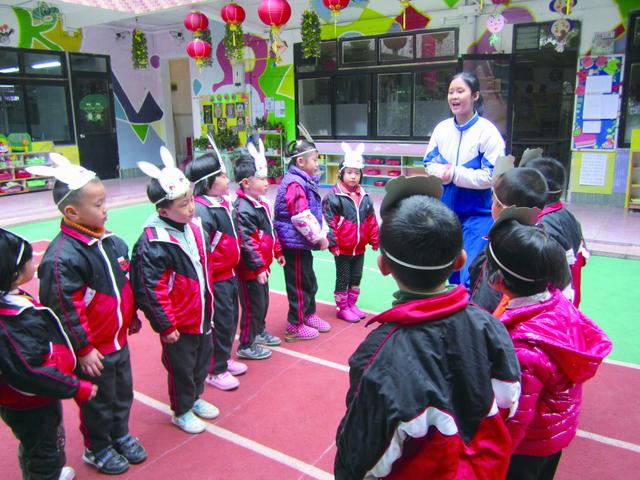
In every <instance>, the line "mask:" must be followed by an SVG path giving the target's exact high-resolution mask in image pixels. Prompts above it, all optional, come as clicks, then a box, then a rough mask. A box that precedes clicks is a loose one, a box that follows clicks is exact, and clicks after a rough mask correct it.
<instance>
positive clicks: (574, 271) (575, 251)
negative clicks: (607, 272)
mask: <svg viewBox="0 0 640 480" xmlns="http://www.w3.org/2000/svg"><path fill="white" fill-rule="evenodd" d="M526 166H527V167H528V168H533V169H534V170H538V171H539V172H540V173H541V174H542V176H543V177H544V178H545V179H546V181H547V186H548V188H549V195H548V197H547V200H546V202H545V206H544V210H542V213H541V214H540V217H539V221H540V223H542V225H544V229H545V230H546V231H547V233H549V236H550V237H551V238H553V239H554V240H555V241H556V242H558V243H559V244H560V245H561V246H562V248H563V249H564V251H565V253H566V257H567V262H568V264H569V269H570V273H571V284H570V285H569V288H565V290H564V293H565V295H566V296H567V297H569V298H573V304H574V305H575V306H576V307H579V306H580V283H581V270H582V267H584V266H585V265H586V264H587V259H588V258H589V252H588V250H587V248H586V245H585V243H584V238H583V237H582V228H581V227H580V222H578V220H577V219H576V217H574V216H573V214H572V213H571V212H570V211H569V210H567V209H566V208H564V205H563V203H562V201H561V198H562V194H563V193H564V186H565V183H566V172H565V169H564V166H563V165H562V164H561V163H560V162H559V161H557V160H556V159H554V158H549V157H538V158H534V159H533V160H529V161H528V162H527V163H526Z"/></svg>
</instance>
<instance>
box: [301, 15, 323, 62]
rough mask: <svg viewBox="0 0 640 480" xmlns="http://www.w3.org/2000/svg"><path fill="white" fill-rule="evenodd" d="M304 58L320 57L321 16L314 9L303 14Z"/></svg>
mask: <svg viewBox="0 0 640 480" xmlns="http://www.w3.org/2000/svg"><path fill="white" fill-rule="evenodd" d="M300 31H301V33H302V58H320V18H318V14H317V13H316V12H315V11H313V10H305V11H304V13H303V14H302V24H301V26H300Z"/></svg>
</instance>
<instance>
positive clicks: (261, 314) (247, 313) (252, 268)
mask: <svg viewBox="0 0 640 480" xmlns="http://www.w3.org/2000/svg"><path fill="white" fill-rule="evenodd" d="M259 144H260V150H259V151H258V150H257V149H256V148H255V147H254V146H253V144H250V146H249V152H250V153H251V155H252V157H250V158H242V159H240V161H239V162H238V163H237V164H236V166H235V169H234V175H235V180H236V182H237V183H238V185H239V188H238V191H237V192H236V194H237V197H236V200H235V202H234V204H233V207H234V210H235V212H236V217H237V224H238V235H239V237H240V250H241V259H240V263H239V264H238V277H239V283H240V305H241V306H242V313H241V315H240V345H239V346H238V351H237V355H238V356H239V357H240V358H246V359H248V360H263V359H265V358H269V357H270V356H271V350H269V349H268V348H263V345H266V346H272V347H275V346H278V345H280V343H281V340H280V339H279V338H278V337H276V336H274V335H272V334H270V333H269V332H267V330H266V329H265V327H266V326H265V319H266V317H267V310H268V308H269V274H270V273H271V262H273V259H274V257H275V258H276V261H277V262H278V264H279V265H280V266H284V264H285V260H284V257H283V256H282V249H281V248H280V242H279V241H278V237H277V236H276V232H275V229H274V228H273V224H272V223H271V211H270V209H269V205H268V204H267V203H266V200H265V199H264V195H265V193H266V192H267V186H268V183H267V159H266V158H265V157H264V145H263V144H262V140H260V142H259Z"/></svg>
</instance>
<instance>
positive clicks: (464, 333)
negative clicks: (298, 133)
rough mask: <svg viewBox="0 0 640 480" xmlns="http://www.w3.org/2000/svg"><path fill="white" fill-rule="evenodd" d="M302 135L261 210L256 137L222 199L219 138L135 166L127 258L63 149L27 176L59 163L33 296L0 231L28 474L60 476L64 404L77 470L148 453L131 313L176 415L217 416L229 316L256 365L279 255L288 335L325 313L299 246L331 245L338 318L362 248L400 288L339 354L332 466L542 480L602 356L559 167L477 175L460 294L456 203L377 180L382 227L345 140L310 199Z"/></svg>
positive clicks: (430, 188) (263, 353)
mask: <svg viewBox="0 0 640 480" xmlns="http://www.w3.org/2000/svg"><path fill="white" fill-rule="evenodd" d="M302 130H303V129H302ZM303 133H304V136H305V138H304V139H299V140H296V141H294V142H291V143H290V144H289V146H288V149H287V150H288V151H287V154H288V158H289V166H288V173H287V175H286V176H285V178H284V179H283V181H282V183H281V184H280V186H279V188H278V192H277V196H276V200H275V208H274V213H272V212H271V209H270V206H269V205H268V204H267V203H266V202H265V200H264V195H265V193H266V189H267V181H266V176H267V172H266V167H267V165H266V158H265V156H264V146H263V145H262V142H261V141H260V142H258V145H257V146H256V145H254V144H250V145H249V152H250V154H251V156H250V157H249V156H247V157H244V158H242V159H241V160H240V161H239V162H238V163H237V164H236V165H235V168H234V175H235V181H236V182H237V184H238V186H239V188H238V190H237V192H236V199H235V201H233V202H231V201H230V200H229V198H228V194H229V179H228V178H227V176H226V171H225V168H224V165H223V163H222V161H221V156H220V155H219V153H216V154H206V155H204V156H202V157H200V158H198V159H196V160H194V161H193V162H192V163H191V164H190V165H189V166H188V168H187V171H186V176H185V174H184V173H182V171H180V170H179V169H178V168H176V166H175V162H174V160H173V158H172V157H171V155H170V154H169V153H168V151H166V149H163V150H162V151H161V157H162V160H163V164H164V165H163V168H158V167H156V166H155V165H152V164H149V163H145V162H140V163H139V166H140V168H141V170H143V171H144V172H145V173H146V174H147V175H148V176H150V177H151V181H150V183H149V185H148V188H147V194H148V197H149V200H150V201H151V202H152V203H153V204H154V205H155V208H156V212H155V213H154V214H153V215H151V216H150V217H149V219H148V220H147V221H146V222H145V225H144V227H143V232H142V234H141V236H140V238H139V239H138V241H137V242H136V244H135V246H134V247H133V253H132V257H131V262H129V256H128V249H127V246H126V244H125V243H124V242H123V241H122V240H120V239H119V238H118V237H116V236H114V235H113V234H112V233H111V232H108V231H106V230H105V229H104V225H105V222H106V220H107V216H106V207H105V190H104V186H103V185H102V183H101V182H100V180H99V179H98V178H97V177H96V176H95V174H94V173H93V172H90V171H88V170H86V169H83V168H81V167H78V166H74V165H71V164H69V163H68V161H65V159H63V158H62V159H61V158H55V161H56V166H55V167H54V168H52V169H51V170H50V171H47V172H44V171H40V172H38V173H39V174H48V175H52V176H55V177H56V183H55V186H54V191H53V197H54V201H55V203H56V205H57V207H58V208H59V210H60V211H61V212H62V214H63V220H62V223H61V227H60V229H61V230H60V233H59V234H58V235H57V236H56V238H55V239H54V240H53V241H52V243H51V244H50V245H49V247H48V248H47V251H46V253H45V255H44V258H43V260H42V262H41V265H40V267H39V271H38V274H39V278H40V301H41V302H42V303H43V305H45V306H41V305H40V304H39V303H37V301H36V300H35V299H33V298H32V297H30V296H29V295H27V294H26V293H25V292H24V291H22V290H20V288H19V287H20V285H22V284H24V283H26V282H28V281H29V280H30V279H31V278H32V277H33V274H34V268H33V264H32V261H33V260H32V249H31V246H30V245H29V243H28V242H27V241H26V240H24V239H22V238H20V237H18V236H16V235H14V234H12V233H10V232H8V231H5V230H0V244H1V245H0V246H1V248H2V251H3V252H7V254H4V255H3V256H2V258H1V259H0V269H1V271H0V279H1V283H0V327H2V328H1V329H0V342H1V345H2V351H1V353H0V371H1V372H2V373H1V376H0V414H1V415H2V418H3V420H4V421H5V422H6V423H7V424H8V425H9V426H10V427H11V428H12V430H13V432H14V434H15V435H16V437H17V438H18V439H19V441H20V442H21V447H20V454H19V455H20V465H21V468H22V470H23V473H24V475H25V476H26V477H29V476H30V475H39V476H38V478H52V479H55V478H73V471H72V469H70V467H64V463H65V457H64V441H63V439H64V432H63V430H62V423H61V406H60V401H59V400H57V399H60V398H72V397H73V398H75V399H76V401H77V402H78V405H79V408H80V415H81V431H82V434H83V437H84V441H85V447H86V448H85V451H84V454H83V460H84V461H85V462H86V463H89V464H91V465H93V466H95V467H96V468H97V469H98V470H99V471H101V472H103V473H109V474H119V473H123V472H124V471H126V470H127V469H128V468H129V465H130V464H137V463H141V462H143V461H144V460H145V459H146V457H147V454H146V451H145V450H144V447H143V446H142V445H141V443H140V441H139V440H138V439H137V438H135V437H133V436H132V435H131V434H130V433H129V428H128V420H129V412H130V409H131V403H132V399H133V385H132V380H131V365H130V361H129V350H128V347H127V337H128V335H129V334H133V333H136V332H137V331H138V330H139V329H140V326H141V324H140V320H139V319H138V317H137V315H136V310H137V309H140V310H142V312H143V313H144V315H145V317H146V318H147V320H148V321H149V323H150V325H151V327H152V328H153V330H154V331H155V332H156V333H158V335H159V337H160V340H161V345H162V359H161V360H162V364H163V365H164V367H165V369H166V370H167V375H168V379H167V383H168V391H169V398H170V403H171V409H172V411H173V416H172V422H173V423H174V424H175V425H176V426H178V427H179V428H181V429H182V430H184V431H186V432H189V433H199V432H202V431H204V429H205V428H206V424H205V423H204V422H203V421H202V419H213V418H215V417H217V416H218V414H219V411H218V409H217V408H216V407H215V406H213V405H212V404H210V403H209V402H207V401H205V400H203V399H202V398H201V395H202V393H203V391H204V385H205V383H209V384H210V385H212V386H214V387H216V388H218V389H221V390H231V389H234V388H237V387H238V385H239V380H238V379H237V378H236V377H237V376H238V375H241V374H243V373H245V372H246V371H247V365H245V364H244V363H240V362H238V361H236V360H234V359H233V358H232V357H231V349H232V345H233V341H234V338H235V335H236V332H237V330H238V323H239V330H240V332H239V346H238V349H237V352H236V354H237V356H238V357H239V358H242V359H248V360H259V359H266V358H268V357H269V356H270V355H271V350H270V349H268V348H265V347H269V346H278V345H280V343H281V340H280V338H278V337H277V336H275V335H273V334H271V333H270V332H268V331H267V329H266V325H265V318H266V314H267V310H268V306H269V287H268V280H269V275H270V273H271V264H272V262H273V261H274V260H275V261H276V262H277V263H278V264H279V265H280V266H282V267H284V275H285V281H286V289H287V297H288V303H289V309H288V314H287V327H286V330H285V332H284V338H285V340H286V341H299V340H311V339H314V338H316V337H318V336H319V334H320V333H323V332H328V331H329V330H330V328H331V325H330V324H329V323H328V322H326V321H325V320H323V319H321V318H320V317H319V316H318V315H317V313H316V303H315V295H316V292H317V290H318V284H317V281H316V277H315V274H314V271H313V254H312V251H313V250H326V249H328V250H329V251H330V252H331V253H332V254H333V255H334V258H335V265H336V284H335V290H334V294H335V301H336V307H337V316H338V318H340V319H342V320H345V321H347V322H357V321H359V320H361V319H362V318H364V317H365V316H366V315H365V312H363V311H362V310H360V309H359V308H358V307H357V305H356V302H357V300H358V296H359V287H360V282H361V279H362V270H363V262H364V252H365V247H366V245H367V244H369V245H370V246H371V247H372V248H373V249H374V250H378V248H380V251H381V255H380V257H379V259H378V265H379V267H380V270H381V272H382V273H383V274H385V275H387V274H391V275H392V276H393V277H394V279H395V280H396V282H397V284H398V286H399V291H398V292H397V293H396V294H395V295H394V297H395V301H394V307H393V308H392V309H391V310H388V311H387V312H384V313H383V314H381V315H379V316H377V317H375V318H374V319H373V320H372V321H376V322H379V323H381V326H380V327H379V328H377V329H376V330H374V331H373V332H371V333H370V335H369V336H368V337H367V339H366V340H365V341H364V342H363V343H362V344H361V345H360V347H359V348H358V350H357V351H356V353H355V354H354V355H353V356H352V357H351V359H350V362H349V363H350V367H351V371H350V382H351V385H350V389H349V393H348V395H347V413H346V415H345V417H344V419H343V421H342V422H341V425H340V427H339V429H338V435H337V442H336V443H337V449H338V451H337V456H336V464H335V473H336V477H337V478H364V477H389V478H417V477H425V478H427V477H429V478H431V477H433V478H504V477H505V476H507V478H512V479H522V478H552V477H553V473H554V471H555V467H556V466H557V463H558V460H559V458H560V453H561V450H562V448H564V447H565V446H566V445H567V444H568V443H569V442H570V441H571V439H572V438H573V436H574V435H575V432H576V428H577V415H578V412H579V405H580V398H581V397H580V389H581V384H582V383H583V382H584V381H586V380H587V379H589V378H591V377H592V376H593V375H594V374H595V370H596V368H597V366H598V365H599V364H600V362H601V361H602V359H603V358H604V357H605V356H606V355H607V354H608V352H609V350H610V349H611V344H610V342H609V340H608V338H607V337H606V335H605V334H604V333H603V332H602V331H601V330H600V329H599V328H598V327H597V326H596V325H595V324H594V323H593V322H591V321H590V320H589V319H587V318H586V317H584V316H583V315H582V314H581V313H580V312H579V311H578V310H577V309H576V307H575V306H574V305H573V304H572V302H571V301H570V300H568V299H567V297H570V298H571V299H572V300H575V299H576V295H575V288H572V286H573V287H575V285H576V282H575V279H576V277H575V274H574V276H573V277H572V276H571V274H570V273H569V267H570V266H573V265H576V264H577V263H579V262H580V255H581V252H580V244H581V235H580V233H579V224H577V222H576V221H575V219H573V217H571V215H570V214H569V213H568V212H567V211H566V210H565V209H564V208H563V206H562V204H561V203H560V201H559V199H560V195H561V193H562V187H563V186H564V178H563V177H562V178H560V173H558V172H562V175H564V170H563V169H562V166H561V165H560V164H559V163H557V162H556V161H555V160H552V159H538V160H536V162H533V161H532V162H531V164H527V166H526V167H525V168H514V169H512V170H510V171H507V172H506V173H504V174H502V175H501V176H500V178H498V179H497V180H494V182H495V183H494V190H493V205H494V209H492V212H494V220H495V224H494V226H493V227H492V229H491V231H490V234H489V241H488V245H487V248H486V249H485V251H484V254H481V255H480V256H479V257H478V259H476V262H475V263H474V265H472V268H471V273H472V285H473V291H472V297H471V298H472V300H473V299H475V300H477V303H478V304H479V305H480V306H482V307H483V308H478V307H477V306H474V305H472V304H471V303H470V302H469V297H468V293H467V290H466V289H465V288H464V287H463V286H456V285H448V284H447V279H448V278H449V277H450V275H451V273H452V272H453V271H456V270H459V269H460V268H462V266H463V265H464V264H465V261H466V254H465V252H464V249H463V243H462V230H461V227H460V222H459V220H458V218H457V217H456V215H455V214H454V213H453V212H452V211H451V210H450V209H448V208H447V207H446V206H444V205H443V204H442V203H441V202H440V201H439V200H438V198H440V196H441V195H442V182H441V181H440V180H439V179H437V178H435V177H412V178H403V177H401V178H399V179H397V180H393V181H392V182H390V183H389V185H388V188H387V192H388V193H387V195H386V196H385V198H384V200H383V203H382V206H381V217H382V220H383V223H382V227H381V228H380V231H379V230H378V223H377V220H376V215H375V211H374V207H373V202H372V201H371V199H370V198H369V196H368V194H367V192H366V191H365V190H364V188H363V187H362V186H361V185H360V180H361V178H362V169H363V166H364V165H363V157H362V153H363V146H362V145H359V146H358V147H357V148H356V150H353V151H352V150H351V149H350V147H349V146H348V145H346V144H343V149H344V151H345V158H344V161H343V162H342V163H341V165H340V172H339V179H338V182H337V184H336V185H335V186H334V187H333V188H332V189H331V191H330V192H329V193H328V194H327V195H326V196H325V198H324V199H322V197H321V195H320V192H319V190H318V181H319V178H318V176H317V171H318V151H317V149H316V147H315V145H314V143H313V139H311V138H310V136H309V135H308V134H307V133H306V131H304V130H303ZM558 165H560V168H559V169H558ZM41 168H47V167H41ZM558 189H559V190H560V191H559V192H558V191H556V190H558ZM517 207H538V208H539V209H540V211H539V212H536V211H533V210H531V209H527V208H524V209H521V208H517ZM494 210H495V211H494ZM501 210H504V211H502V212H501ZM538 214H539V216H540V217H539V218H538ZM538 220H540V221H541V223H542V224H543V225H544V228H539V227H538V226H535V225H534V224H535V223H538ZM407 244H411V245H412V248H411V249H407V248H406V245H407ZM560 245H562V246H560ZM569 250H571V253H572V254H571V255H570V254H569ZM560 290H563V291H564V292H565V294H566V295H567V297H565V296H563V295H562V294H561V293H559V292H560ZM570 292H574V293H570ZM238 299H239V303H240V307H241V308H240V309H239V308H238ZM239 310H241V312H240V319H239V321H238V313H239ZM487 310H488V311H491V312H494V311H495V313H496V315H497V316H499V318H500V320H501V321H498V320H497V319H496V318H495V317H494V316H492V315H491V314H490V313H487ZM568 324H571V325H572V326H573V328H572V329H567V328H566V325H568ZM521 389H522V394H521ZM25 392H28V393H25ZM518 402H519V403H518ZM541 404H544V405H545V408H544V409H543V408H539V405H541ZM500 410H504V414H500ZM434 449H435V450H437V454H434V453H433V452H434V451H435V450H434ZM534 472H535V473H534ZM540 472H542V473H540Z"/></svg>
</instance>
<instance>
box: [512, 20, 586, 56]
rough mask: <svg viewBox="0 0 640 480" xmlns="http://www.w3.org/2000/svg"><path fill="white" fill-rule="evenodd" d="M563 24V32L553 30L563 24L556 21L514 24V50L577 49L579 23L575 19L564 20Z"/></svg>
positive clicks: (578, 44) (559, 50)
mask: <svg viewBox="0 0 640 480" xmlns="http://www.w3.org/2000/svg"><path fill="white" fill-rule="evenodd" d="M565 25H566V28H567V31H563V32H557V31H556V32H554V29H557V28H558V26H560V27H562V26H563V25H562V24H558V23H557V22H547V23H533V24H531V23H529V24H520V25H515V26H514V29H515V33H514V51H523V50H552V51H558V52H563V51H566V50H572V51H574V50H575V51H577V50H578V48H579V47H580V31H581V24H580V22H577V21H575V20H565Z"/></svg>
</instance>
